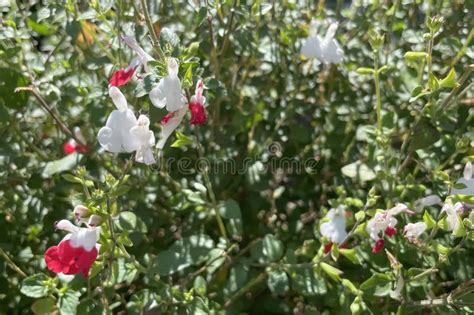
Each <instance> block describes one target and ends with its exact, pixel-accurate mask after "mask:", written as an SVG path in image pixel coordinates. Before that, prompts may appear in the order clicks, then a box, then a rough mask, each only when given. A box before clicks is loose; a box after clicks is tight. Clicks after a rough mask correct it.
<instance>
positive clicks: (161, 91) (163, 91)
mask: <svg viewBox="0 0 474 315" xmlns="http://www.w3.org/2000/svg"><path fill="white" fill-rule="evenodd" d="M150 100H151V102H152V103H153V105H154V106H156V107H159V108H163V107H165V106H166V109H167V110H168V111H169V112H175V111H177V110H179V109H181V108H182V107H184V106H185V105H186V103H187V100H186V97H185V96H184V94H183V91H182V90H181V82H180V81H179V78H178V63H177V62H176V59H174V58H170V59H169V61H168V75H167V76H166V77H164V78H162V79H161V80H160V82H159V83H158V85H157V86H156V87H155V88H153V90H151V91H150Z"/></svg>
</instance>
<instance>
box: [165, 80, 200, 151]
mask: <svg viewBox="0 0 474 315" xmlns="http://www.w3.org/2000/svg"><path fill="white" fill-rule="evenodd" d="M203 91H204V84H203V82H202V80H199V81H198V82H197V83H196V91H195V94H194V95H193V96H192V97H191V102H190V103H189V104H188V107H181V108H180V109H178V110H176V111H173V112H169V113H168V114H166V116H165V117H163V119H161V126H162V128H161V135H160V140H159V141H158V143H157V144H156V147H157V148H159V149H163V147H164V145H165V143H166V141H167V140H168V138H169V137H170V136H171V134H172V133H173V132H174V131H175V129H176V128H178V126H179V125H180V124H181V122H182V121H183V118H184V116H185V115H186V112H187V111H188V109H189V111H190V112H191V119H190V124H193V125H202V124H204V123H205V122H206V120H207V115H206V110H205V108H206V107H207V104H206V98H205V97H204V95H203Z"/></svg>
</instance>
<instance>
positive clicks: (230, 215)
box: [219, 199, 242, 236]
mask: <svg viewBox="0 0 474 315" xmlns="http://www.w3.org/2000/svg"><path fill="white" fill-rule="evenodd" d="M219 212H220V214H221V216H222V217H223V218H224V219H226V220H227V222H226V223H227V224H226V225H227V231H228V232H229V233H230V234H231V235H237V236H240V235H242V214H241V212H240V207H239V204H238V203H237V202H236V201H235V200H233V199H228V200H226V201H225V202H224V203H222V204H221V205H220V207H219Z"/></svg>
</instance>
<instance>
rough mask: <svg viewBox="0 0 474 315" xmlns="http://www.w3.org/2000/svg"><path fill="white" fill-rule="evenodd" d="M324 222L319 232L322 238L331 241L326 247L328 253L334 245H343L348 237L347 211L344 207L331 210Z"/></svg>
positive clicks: (325, 250)
mask: <svg viewBox="0 0 474 315" xmlns="http://www.w3.org/2000/svg"><path fill="white" fill-rule="evenodd" d="M323 220H327V221H326V222H323V223H322V224H321V225H320V227H319V231H320V233H321V235H322V236H324V237H325V238H327V239H328V240H329V243H328V244H326V245H325V246H324V252H325V253H328V252H329V251H330V250H331V247H332V245H333V244H338V245H341V243H342V242H343V241H344V239H345V238H346V236H347V232H346V209H345V207H344V206H343V205H340V206H338V207H337V208H333V209H330V210H329V211H328V213H327V214H326V216H325V217H324V219H323Z"/></svg>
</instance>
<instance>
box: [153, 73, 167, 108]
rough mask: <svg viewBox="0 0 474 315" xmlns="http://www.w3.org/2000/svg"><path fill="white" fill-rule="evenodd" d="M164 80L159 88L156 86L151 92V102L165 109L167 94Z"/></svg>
mask: <svg viewBox="0 0 474 315" xmlns="http://www.w3.org/2000/svg"><path fill="white" fill-rule="evenodd" d="M164 80H165V79H164V78H162V79H161V80H160V82H159V83H158V85H157V86H155V87H154V88H153V89H152V90H151V91H150V94H149V96H150V101H151V103H152V104H153V105H154V106H155V107H158V108H163V107H165V106H166V94H165V91H164V86H163V85H164Z"/></svg>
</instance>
